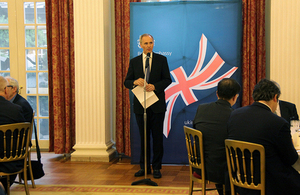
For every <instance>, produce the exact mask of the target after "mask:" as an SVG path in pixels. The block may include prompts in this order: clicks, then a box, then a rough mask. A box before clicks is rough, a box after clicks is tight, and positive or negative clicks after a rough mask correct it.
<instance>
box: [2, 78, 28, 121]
mask: <svg viewBox="0 0 300 195" xmlns="http://www.w3.org/2000/svg"><path fill="white" fill-rule="evenodd" d="M5 79H6V80H7V81H8V85H7V96H8V97H7V100H9V101H10V102H12V103H14V104H18V105H20V106H21V107H22V110H23V115H24V117H25V120H26V122H30V123H31V121H32V117H33V110H32V107H31V106H30V104H29V103H28V101H27V100H26V99H25V98H23V97H22V96H20V95H19V83H18V81H17V80H16V79H14V78H12V77H5Z"/></svg>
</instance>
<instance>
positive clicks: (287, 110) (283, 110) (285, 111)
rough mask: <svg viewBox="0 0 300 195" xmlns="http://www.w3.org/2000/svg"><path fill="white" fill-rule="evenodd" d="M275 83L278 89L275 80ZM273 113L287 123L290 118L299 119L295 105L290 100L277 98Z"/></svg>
mask: <svg viewBox="0 0 300 195" xmlns="http://www.w3.org/2000/svg"><path fill="white" fill-rule="evenodd" d="M275 84H276V85H277V87H278V88H279V90H280V85H279V84H278V83H277V82H275ZM275 113H276V114H277V115H278V116H281V117H282V118H284V119H285V120H286V121H287V122H288V123H289V124H290V123H291V120H299V116H298V113H297V109H296V105H295V104H293V103H290V102H286V101H282V100H279V104H278V105H277V108H276V111H275Z"/></svg>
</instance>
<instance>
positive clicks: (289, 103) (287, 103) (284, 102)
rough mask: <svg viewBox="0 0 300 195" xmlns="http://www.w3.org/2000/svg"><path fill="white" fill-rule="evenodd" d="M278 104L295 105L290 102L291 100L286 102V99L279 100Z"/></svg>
mask: <svg viewBox="0 0 300 195" xmlns="http://www.w3.org/2000/svg"><path fill="white" fill-rule="evenodd" d="M279 105H280V106H287V107H290V106H292V107H293V106H295V104H293V103H291V102H287V101H283V100H279Z"/></svg>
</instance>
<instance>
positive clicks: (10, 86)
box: [4, 85, 14, 90]
mask: <svg viewBox="0 0 300 195" xmlns="http://www.w3.org/2000/svg"><path fill="white" fill-rule="evenodd" d="M6 87H11V88H14V86H12V85H7V86H6ZM6 87H4V90H5V89H6Z"/></svg>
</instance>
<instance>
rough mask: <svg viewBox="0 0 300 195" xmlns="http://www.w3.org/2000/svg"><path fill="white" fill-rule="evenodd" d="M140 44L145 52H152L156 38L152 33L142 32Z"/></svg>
mask: <svg viewBox="0 0 300 195" xmlns="http://www.w3.org/2000/svg"><path fill="white" fill-rule="evenodd" d="M140 46H141V48H142V49H143V52H144V54H146V55H147V53H151V52H152V51H153V46H154V39H153V37H152V35H150V34H142V35H141V36H140Z"/></svg>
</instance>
